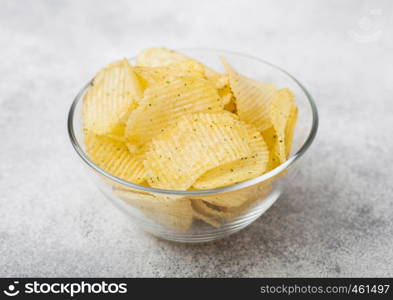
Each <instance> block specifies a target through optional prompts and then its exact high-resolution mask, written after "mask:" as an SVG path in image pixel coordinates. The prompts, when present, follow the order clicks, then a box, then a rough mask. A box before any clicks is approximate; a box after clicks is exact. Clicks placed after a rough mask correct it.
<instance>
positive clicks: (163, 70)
mask: <svg viewBox="0 0 393 300" xmlns="http://www.w3.org/2000/svg"><path fill="white" fill-rule="evenodd" d="M134 70H135V73H136V74H137V75H138V77H139V78H140V79H141V81H142V82H143V86H144V88H145V89H146V88H148V87H149V86H151V85H154V84H156V83H162V82H166V81H171V80H173V79H175V78H176V77H182V76H191V77H200V78H204V76H205V68H204V66H203V65H202V64H201V63H199V62H197V61H195V60H192V59H187V60H182V61H180V62H175V63H172V64H170V65H167V66H162V67H144V66H138V67H135V68H134Z"/></svg>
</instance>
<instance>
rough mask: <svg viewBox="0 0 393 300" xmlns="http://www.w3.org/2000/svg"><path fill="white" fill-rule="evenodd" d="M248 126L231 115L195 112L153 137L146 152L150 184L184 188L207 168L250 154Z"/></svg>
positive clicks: (169, 187)
mask: <svg viewBox="0 0 393 300" xmlns="http://www.w3.org/2000/svg"><path fill="white" fill-rule="evenodd" d="M247 134H248V128H247V126H246V125H245V124H244V123H242V122H240V121H238V120H237V119H236V117H234V116H233V114H230V113H229V112H226V113H225V112H223V113H215V114H210V113H195V114H192V115H185V116H183V117H180V118H179V119H178V121H177V122H176V125H175V126H174V127H172V128H169V129H167V130H164V132H162V133H161V134H160V135H158V136H156V137H155V138H153V140H152V141H151V144H150V145H149V151H148V152H147V153H146V160H145V168H146V170H147V177H146V178H147V181H148V182H149V184H150V185H151V186H152V187H158V188H165V189H174V190H186V189H188V188H189V187H190V186H191V185H192V184H193V183H194V182H195V180H196V179H197V178H198V177H200V176H201V175H202V174H203V173H205V172H206V171H207V170H210V169H213V168H215V167H217V166H219V165H222V164H225V163H229V162H231V161H234V160H237V159H240V158H241V157H246V156H248V155H249V154H250V151H251V150H250V147H249V145H248V141H247V140H246V139H245V137H247Z"/></svg>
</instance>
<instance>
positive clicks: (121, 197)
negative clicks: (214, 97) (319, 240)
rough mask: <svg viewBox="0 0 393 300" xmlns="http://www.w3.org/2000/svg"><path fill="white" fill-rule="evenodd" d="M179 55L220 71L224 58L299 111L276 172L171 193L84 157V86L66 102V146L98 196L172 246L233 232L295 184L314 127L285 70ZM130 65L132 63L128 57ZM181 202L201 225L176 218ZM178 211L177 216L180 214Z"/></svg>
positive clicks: (311, 112)
mask: <svg viewBox="0 0 393 300" xmlns="http://www.w3.org/2000/svg"><path fill="white" fill-rule="evenodd" d="M181 51H182V52H183V53H185V54H187V55H189V56H190V57H192V58H195V59H197V60H199V61H201V62H203V63H204V64H206V65H207V66H209V67H211V68H213V69H215V70H218V71H223V67H222V65H221V63H220V60H219V57H221V56H223V57H225V58H226V59H227V60H228V62H229V63H230V64H231V65H232V66H233V67H234V68H235V69H236V70H238V71H239V72H240V73H242V74H244V75H247V76H249V77H251V78H255V79H259V80H263V81H266V82H270V83H273V84H275V85H276V86H278V87H287V88H290V89H291V90H292V91H293V93H294V95H295V99H296V104H297V105H298V108H299V115H298V121H297V125H296V129H295V133H294V138H293V145H292V154H291V156H290V157H289V159H288V160H287V161H286V162H285V163H284V164H282V165H280V166H279V167H277V168H276V169H274V170H272V171H270V172H268V173H266V174H263V175H262V176H259V177H257V178H253V179H251V180H247V181H244V182H241V183H238V184H235V185H231V186H228V187H224V188H218V189H211V190H193V191H171V190H162V189H155V188H150V187H146V186H142V185H138V184H134V183H131V182H127V181H124V180H122V179H120V178H118V177H115V176H113V175H111V174H109V173H107V172H106V171H104V170H103V169H101V168H100V167H99V166H97V165H96V164H95V163H94V162H92V161H91V160H90V159H89V156H88V155H87V154H86V152H85V146H84V139H83V132H82V129H83V123H82V118H81V115H82V114H81V113H82V98H83V95H84V93H85V92H86V89H87V87H88V84H86V85H85V87H84V88H83V89H82V90H81V91H80V92H79V94H78V95H77V96H76V98H75V100H74V102H73V103H72V106H71V109H70V112H69V116H68V132H69V136H70V139H71V143H72V145H73V147H74V148H75V150H76V152H77V153H78V155H79V157H80V158H81V162H82V163H83V165H84V166H85V167H86V168H87V170H88V173H89V174H90V177H91V178H92V179H93V180H94V182H95V183H96V185H97V187H98V188H99V189H100V190H101V191H102V192H103V194H104V195H105V196H106V197H107V198H108V199H109V200H111V202H112V203H114V204H115V205H116V206H117V207H119V208H120V209H121V210H122V211H123V212H125V213H126V214H127V216H129V219H130V221H132V222H133V223H134V224H135V225H136V226H138V227H140V228H142V229H143V230H145V231H147V232H149V233H151V234H153V235H155V236H158V237H161V238H163V239H167V240H171V241H177V242H192V243H196V242H207V241H212V240H216V239H220V238H223V237H225V236H228V235H230V234H232V233H235V232H237V231H239V230H241V229H243V228H245V227H246V226H248V225H249V224H251V223H252V222H254V221H255V220H256V219H257V218H258V217H259V216H261V215H262V214H263V213H264V212H265V211H266V210H268V209H269V208H270V207H271V205H272V204H273V203H274V202H275V201H276V200H277V199H278V198H279V197H280V195H281V193H282V191H283V189H284V188H285V184H286V182H288V181H289V180H295V174H296V172H295V171H296V167H297V165H298V161H299V159H300V157H302V156H303V154H304V153H305V152H306V151H307V149H308V148H309V147H310V145H311V143H312V141H313V139H314V137H315V135H316V132H317V127H318V113H317V108H316V106H315V103H314V101H313V99H312V97H311V96H310V94H309V93H308V92H307V90H306V89H305V88H304V86H303V85H302V84H301V83H300V82H299V81H297V80H296V79H295V78H294V77H293V76H291V75H290V74H289V73H288V72H286V71H284V70H282V69H280V68H279V67H276V66H274V65H272V64H270V63H268V62H266V61H263V60H261V59H258V58H254V57H251V56H248V55H244V54H239V53H234V52H229V51H222V50H208V49H185V50H184V49H183V50H181ZM130 61H134V59H130ZM157 199H166V200H167V202H166V203H167V205H166V206H165V207H160V209H157V207H156V206H155V205H152V206H150V205H149V204H150V203H153V202H154V201H155V200H157ZM209 199H210V201H209V202H214V199H225V200H228V199H230V200H231V201H234V202H235V201H237V199H240V200H241V202H244V204H242V205H241V206H240V208H239V207H238V208H231V209H225V208H222V207H219V206H216V205H212V204H209V203H208V202H206V201H204V200H209ZM179 203H181V205H180V206H182V205H183V204H184V205H185V204H187V205H185V206H186V207H189V205H190V203H191V204H192V207H193V209H194V210H195V211H196V214H198V213H199V212H203V213H204V214H205V216H207V217H206V218H205V219H206V221H208V222H210V223H212V225H214V226H212V225H209V224H208V223H206V222H204V221H201V220H200V219H198V218H196V217H194V218H191V219H192V221H190V218H189V217H187V218H183V219H182V218H180V217H179V215H177V212H176V209H175V210H174V209H172V208H173V207H179ZM183 213H184V212H181V214H183Z"/></svg>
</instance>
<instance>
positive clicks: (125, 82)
mask: <svg viewBox="0 0 393 300" xmlns="http://www.w3.org/2000/svg"><path fill="white" fill-rule="evenodd" d="M141 96H142V89H141V86H140V82H139V81H138V79H137V77H136V75H135V74H134V71H133V69H132V66H131V65H130V63H129V62H128V60H127V59H123V60H120V61H117V62H114V63H112V64H110V65H109V66H107V67H105V68H104V69H102V70H101V71H100V72H99V73H98V74H97V75H96V77H95V78H94V80H93V81H92V83H91V85H90V87H89V88H88V90H87V92H86V94H85V96H84V98H83V113H82V118H83V121H84V127H85V128H87V129H88V130H89V131H91V132H94V133H96V134H106V133H110V132H112V131H114V130H115V131H116V130H117V128H118V126H121V124H122V123H123V122H125V121H126V120H127V117H128V115H129V113H130V112H131V111H132V110H133V109H134V108H136V107H137V102H138V100H139V99H140V97H141Z"/></svg>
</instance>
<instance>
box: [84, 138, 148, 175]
mask: <svg viewBox="0 0 393 300" xmlns="http://www.w3.org/2000/svg"><path fill="white" fill-rule="evenodd" d="M85 145H86V152H87V154H88V155H89V157H90V159H91V160H92V161H93V162H94V163H95V164H97V165H98V166H99V167H101V168H102V169H104V170H105V171H107V172H108V173H110V174H112V175H114V176H117V177H119V178H122V179H124V180H127V181H130V182H134V183H140V182H143V181H144V180H145V170H144V167H143V159H142V158H141V157H140V156H136V155H132V154H131V153H130V152H129V151H128V149H127V146H126V145H125V144H124V143H123V142H120V141H118V140H115V139H111V138H109V137H106V136H99V135H96V134H94V133H90V132H86V134H85Z"/></svg>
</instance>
